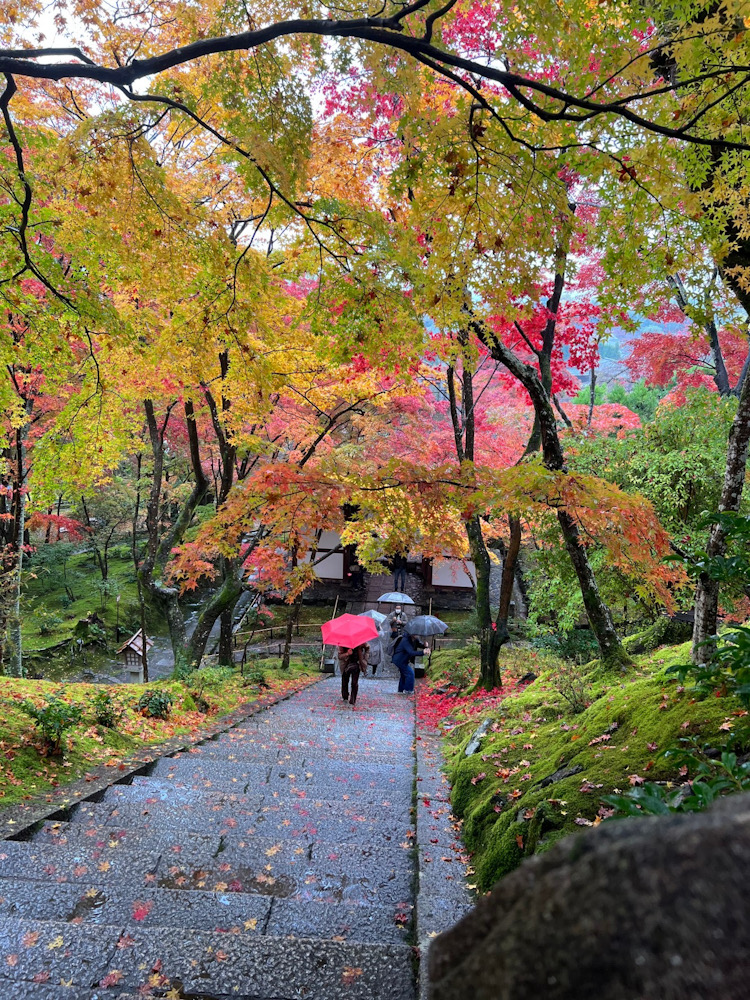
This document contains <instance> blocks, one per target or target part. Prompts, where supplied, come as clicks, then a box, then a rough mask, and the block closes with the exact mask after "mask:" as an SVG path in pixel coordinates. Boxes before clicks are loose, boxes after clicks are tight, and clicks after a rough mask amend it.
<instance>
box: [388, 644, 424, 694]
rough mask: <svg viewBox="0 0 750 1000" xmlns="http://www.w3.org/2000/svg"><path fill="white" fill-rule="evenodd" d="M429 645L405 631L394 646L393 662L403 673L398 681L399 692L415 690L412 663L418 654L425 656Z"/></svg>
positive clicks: (410, 692)
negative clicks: (423, 643)
mask: <svg viewBox="0 0 750 1000" xmlns="http://www.w3.org/2000/svg"><path fill="white" fill-rule="evenodd" d="M426 648H427V647H426V646H424V645H422V643H421V642H420V641H419V639H416V638H415V637H414V636H413V635H409V633H408V632H404V634H403V635H402V636H401V638H400V639H398V640H397V641H396V644H395V646H394V647H393V662H394V663H395V664H396V666H397V667H398V672H399V674H400V675H401V676H400V678H399V682H398V693H399V694H412V693H413V691H414V667H413V666H412V664H413V663H414V660H415V658H416V657H417V656H424V651H425V649H426Z"/></svg>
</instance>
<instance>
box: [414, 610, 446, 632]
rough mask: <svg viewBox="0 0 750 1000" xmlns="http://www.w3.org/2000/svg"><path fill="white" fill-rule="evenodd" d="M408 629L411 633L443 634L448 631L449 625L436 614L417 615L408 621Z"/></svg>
mask: <svg viewBox="0 0 750 1000" xmlns="http://www.w3.org/2000/svg"><path fill="white" fill-rule="evenodd" d="M406 631H407V632H408V633H409V635H421V636H425V637H426V636H430V635H442V634H443V632H447V631H448V626H447V625H446V624H445V622H444V621H441V620H440V619H439V618H436V617H435V616H434V615H417V617H416V618H412V619H410V620H409V621H408V622H407V623H406Z"/></svg>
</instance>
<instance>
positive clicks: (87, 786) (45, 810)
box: [0, 675, 324, 841]
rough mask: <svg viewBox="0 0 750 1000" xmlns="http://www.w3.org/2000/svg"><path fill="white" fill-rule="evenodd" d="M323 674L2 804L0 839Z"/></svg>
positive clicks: (291, 693)
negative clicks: (58, 784) (26, 798)
mask: <svg viewBox="0 0 750 1000" xmlns="http://www.w3.org/2000/svg"><path fill="white" fill-rule="evenodd" d="M323 676H324V675H321V676H320V677H312V678H305V679H304V680H302V681H300V683H299V684H297V685H296V686H295V688H294V689H293V690H290V691H286V692H284V693H283V694H273V693H272V694H264V695H261V696H260V697H259V698H258V699H257V700H256V701H253V702H246V703H245V704H244V705H241V706H240V707H239V708H238V709H236V710H235V711H234V712H230V713H228V714H227V715H222V716H221V717H220V718H218V719H216V720H215V722H213V723H211V724H208V725H205V726H201V727H200V728H199V729H198V731H197V732H195V733H190V734H188V733H182V734H181V735H179V736H173V737H172V739H169V740H165V741H164V742H162V743H152V744H149V746H147V747H144V748H143V750H142V751H139V752H138V753H134V754H131V755H130V756H129V757H126V758H125V759H124V760H122V761H120V762H119V764H117V765H116V767H107V766H106V765H104V764H102V765H100V766H98V767H95V768H93V769H92V770H91V771H87V772H86V774H85V775H84V776H83V777H81V778H77V779H76V780H75V781H71V782H66V784H65V785H63V786H61V787H59V788H53V789H52V790H51V791H50V792H44V793H43V794H41V795H39V796H35V797H34V798H33V799H32V800H31V801H27V802H23V803H20V804H19V805H16V806H10V807H7V808H2V806H0V841H2V840H9V839H11V838H13V839H18V838H19V837H20V836H21V835H23V834H24V833H25V832H26V831H27V830H30V829H31V827H34V826H36V825H37V824H38V823H41V822H43V821H44V820H47V819H53V818H55V817H57V815H58V813H61V812H65V811H66V810H68V809H71V808H72V807H73V806H75V805H77V804H78V803H79V802H84V801H85V800H86V799H91V798H94V797H95V796H97V795H99V794H101V793H102V792H104V791H105V790H106V789H107V788H109V787H110V786H111V785H117V784H123V783H126V782H128V781H129V780H130V779H131V778H133V777H135V776H137V775H139V774H142V773H143V772H144V771H146V770H148V769H149V768H150V766H151V765H152V764H154V763H155V762H156V761H158V760H160V759H161V758H162V757H172V756H173V755H174V754H176V753H181V752H183V751H185V750H190V749H191V747H195V746H199V745H200V744H201V743H205V742H206V741H207V740H211V739H213V738H214V737H216V736H219V735H220V734H221V733H225V732H227V730H229V729H232V728H233V727H234V726H236V725H238V724H239V723H240V722H243V721H244V720H245V719H249V718H251V717H252V716H253V715H257V713H258V712H262V711H264V710H265V709H267V708H271V707H272V706H273V705H277V704H279V702H282V701H286V700H287V698H291V697H293V696H294V695H295V694H298V693H299V692H300V691H304V690H305V688H308V687H310V686H311V685H312V684H317V683H318V682H319V681H320V680H322V679H323Z"/></svg>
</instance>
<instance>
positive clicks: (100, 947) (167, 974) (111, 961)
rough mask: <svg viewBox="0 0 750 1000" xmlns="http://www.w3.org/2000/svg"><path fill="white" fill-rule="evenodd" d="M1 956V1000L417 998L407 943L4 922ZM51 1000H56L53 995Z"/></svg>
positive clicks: (1, 923)
mask: <svg viewBox="0 0 750 1000" xmlns="http://www.w3.org/2000/svg"><path fill="white" fill-rule="evenodd" d="M0 953H1V954H3V955H4V956H5V962H4V964H3V966H2V972H0V976H2V978H1V979H0V996H2V997H8V1000H10V998H11V997H16V996H18V995H23V994H22V993H21V992H20V991H21V989H25V987H26V984H28V983H33V982H34V981H36V982H37V983H38V982H40V979H41V980H42V984H44V982H45V980H44V979H42V977H46V981H47V982H49V983H50V984H53V983H54V984H59V983H65V984H69V985H70V987H71V988H73V989H74V992H73V996H76V991H77V993H78V996H79V997H80V996H81V994H83V996H84V997H86V996H87V992H86V991H94V990H95V989H96V986H97V985H101V987H102V989H105V988H107V991H108V992H107V994H105V995H109V996H117V993H118V992H119V994H120V995H122V994H123V993H128V992H131V993H136V994H137V992H138V990H139V989H140V988H141V987H142V986H148V985H153V987H155V988H158V989H161V990H162V991H163V992H166V991H167V990H168V989H176V990H178V991H179V992H181V993H183V994H188V995H190V994H194V995H195V994H197V995H198V996H200V995H201V994H204V995H210V996H212V997H223V996H226V997H227V998H228V997H230V996H231V997H238V996H242V995H245V996H246V997H252V998H253V1000H271V998H272V1000H296V998H299V997H309V998H313V997H314V998H316V1000H318V998H320V1000H324V998H325V1000H334V998H339V997H342V998H343V997H346V998H347V1000H413V998H414V995H415V994H414V973H413V968H412V949H411V948H409V947H407V946H406V945H394V944H382V945H373V944H356V943H352V942H349V941H344V942H338V941H336V942H334V941H320V940H314V939H309V938H288V937H284V938H278V937H270V936H260V935H257V934H252V933H244V932H240V933H239V934H232V933H229V934H227V933H216V932H206V931H191V930H185V929H183V928H159V929H158V930H156V929H154V928H145V927H144V928H142V927H135V926H133V927H131V926H128V927H127V928H125V927H123V926H121V925H108V924H98V925H95V926H94V925H91V926H87V925H85V924H83V925H71V924H70V923H65V922H56V921H34V920H26V919H15V918H8V917H4V918H0ZM9 957H11V958H12V962H10V963H9V962H8V958H9ZM114 990H117V992H114ZM27 995H28V996H30V997H33V994H32V993H28V991H27ZM42 995H43V994H42ZM49 997H51V998H52V1000H58V998H57V997H55V996H54V994H49V991H48V998H49Z"/></svg>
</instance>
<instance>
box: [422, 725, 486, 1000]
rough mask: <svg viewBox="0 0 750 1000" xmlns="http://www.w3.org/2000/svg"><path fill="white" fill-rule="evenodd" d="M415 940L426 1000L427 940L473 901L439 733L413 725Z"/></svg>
mask: <svg viewBox="0 0 750 1000" xmlns="http://www.w3.org/2000/svg"><path fill="white" fill-rule="evenodd" d="M415 742H416V758H417V769H416V784H417V788H416V800H417V815H416V829H417V837H416V840H417V866H418V883H417V893H416V924H417V943H418V947H419V953H420V981H419V997H420V1000H426V998H427V996H428V985H427V965H428V963H427V952H428V950H429V948H430V946H431V944H432V941H433V939H434V938H435V937H436V936H437V935H438V934H441V933H442V932H443V931H445V930H448V928H449V927H452V926H453V925H454V924H455V923H457V922H458V921H459V920H460V919H461V918H462V917H463V916H464V915H465V914H466V913H468V911H469V910H470V909H471V908H472V907H473V905H474V898H473V895H472V892H471V890H470V888H469V886H468V885H467V882H466V877H465V875H466V872H465V869H466V862H467V860H468V859H467V855H466V853H465V848H464V846H463V844H462V842H461V839H460V832H459V830H460V826H459V824H458V823H457V822H456V821H455V818H454V817H453V815H452V813H451V805H450V793H451V787H450V784H449V783H448V779H447V778H446V777H445V774H444V773H443V766H444V763H445V761H444V758H443V753H442V748H441V737H440V736H439V735H438V734H436V733H434V732H433V731H430V730H428V729H426V728H420V726H419V723H418V722H417V727H416V741H415Z"/></svg>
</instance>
